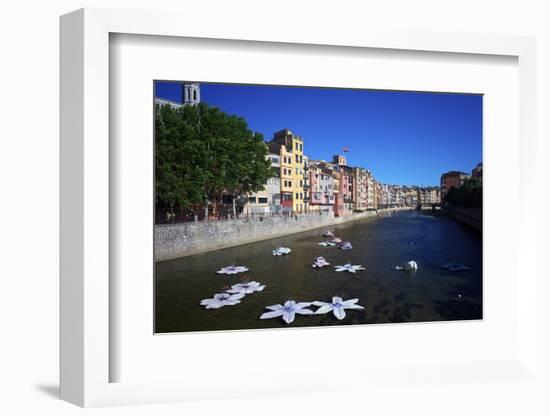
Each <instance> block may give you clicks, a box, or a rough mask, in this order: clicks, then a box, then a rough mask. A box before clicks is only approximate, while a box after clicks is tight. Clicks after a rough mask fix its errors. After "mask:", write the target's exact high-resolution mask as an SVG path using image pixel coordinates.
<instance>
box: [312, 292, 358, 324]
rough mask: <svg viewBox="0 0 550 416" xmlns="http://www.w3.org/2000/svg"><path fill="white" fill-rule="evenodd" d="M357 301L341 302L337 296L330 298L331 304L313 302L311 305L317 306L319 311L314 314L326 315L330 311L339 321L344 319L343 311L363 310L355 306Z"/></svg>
mask: <svg viewBox="0 0 550 416" xmlns="http://www.w3.org/2000/svg"><path fill="white" fill-rule="evenodd" d="M358 301H359V299H349V300H342V298H340V297H338V296H334V297H333V298H332V302H319V301H315V302H313V304H314V305H315V306H319V309H317V310H316V311H315V313H316V314H321V313H328V312H330V311H332V313H334V316H335V317H336V318H338V319H340V320H342V319H344V318H345V317H346V311H345V309H365V308H363V307H362V306H361V305H357V302H358Z"/></svg>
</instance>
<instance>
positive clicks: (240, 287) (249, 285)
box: [227, 281, 265, 295]
mask: <svg viewBox="0 0 550 416" xmlns="http://www.w3.org/2000/svg"><path fill="white" fill-rule="evenodd" d="M264 288H265V285H261V284H260V283H258V282H254V281H252V282H244V283H237V284H236V285H233V286H231V289H229V290H228V291H227V293H241V294H243V295H249V294H251V293H254V292H261V291H262V290H264Z"/></svg>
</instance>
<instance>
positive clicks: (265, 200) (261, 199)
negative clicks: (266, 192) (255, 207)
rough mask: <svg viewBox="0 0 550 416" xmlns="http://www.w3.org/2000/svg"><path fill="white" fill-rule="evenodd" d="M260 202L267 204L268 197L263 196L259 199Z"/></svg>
mask: <svg viewBox="0 0 550 416" xmlns="http://www.w3.org/2000/svg"><path fill="white" fill-rule="evenodd" d="M258 202H259V203H260V204H267V197H263V196H261V197H259V198H258Z"/></svg>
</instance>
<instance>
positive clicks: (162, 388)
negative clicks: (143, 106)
mask: <svg viewBox="0 0 550 416" xmlns="http://www.w3.org/2000/svg"><path fill="white" fill-rule="evenodd" d="M182 20H183V16H179V15H177V14H168V13H151V12H134V11H131V12H130V11H118V10H106V9H83V10H79V11H76V12H73V13H71V14H68V15H66V16H63V17H62V18H61V340H60V346H61V390H60V393H61V398H62V399H64V400H67V401H69V402H71V403H75V404H78V405H80V406H85V407H88V406H106V405H118V404H137V403H155V402H165V401H182V400H191V399H196V398H210V397H239V396H247V395H261V394H270V392H272V391H273V390H272V387H273V386H274V385H277V384H278V382H279V381H280V379H283V378H284V375H276V374H271V375H270V378H271V381H270V383H267V382H265V383H264V381H265V380H262V383H250V384H249V385H246V384H245V386H246V388H247V390H246V392H245V391H243V389H242V387H243V384H241V385H239V384H238V383H237V384H236V385H235V386H234V387H230V388H225V389H224V390H223V391H222V386H221V385H217V384H213V383H211V382H210V380H208V378H207V377H203V378H196V377H193V378H189V379H187V380H183V381H147V382H145V381H143V382H111V381H112V373H111V372H110V366H112V365H113V363H114V362H115V361H117V360H120V358H121V357H117V354H116V353H115V351H114V350H113V349H111V348H110V345H111V344H110V337H112V336H113V334H112V332H110V331H111V330H112V328H111V327H110V310H111V311H112V310H113V308H116V305H113V304H112V302H113V298H112V297H110V292H111V293H112V292H113V290H116V288H113V287H112V282H110V279H109V276H110V273H111V272H112V267H113V259H112V258H110V256H111V254H110V251H109V245H110V227H111V226H112V225H113V224H112V222H111V221H112V220H113V219H112V218H111V217H110V205H109V200H110V195H109V189H110V171H112V170H113V166H112V165H111V164H112V163H113V162H112V160H110V157H109V151H110V149H109V136H110V124H109V117H110V113H109V97H110V75H109V51H110V49H109V48H110V46H109V45H110V44H109V37H110V35H111V34H117V33H118V34H128V35H147V36H170V37H187V38H206V39H225V40H235V41H250V42H253V41H255V42H259V41H262V42H279V43H282V44H301V45H332V46H333V47H341V48H346V47H354V48H376V49H384V50H410V51H430V52H436V53H443V54H449V53H451V54H473V55H474V56H475V54H483V55H503V56H509V57H515V58H517V59H518V66H519V138H520V140H519V148H520V153H519V175H520V177H519V184H520V188H519V189H518V190H517V195H518V196H519V197H521V198H522V200H523V201H526V204H525V205H526V206H528V205H529V204H528V203H529V200H530V199H531V198H533V195H534V192H533V190H532V184H530V181H529V177H530V175H533V172H534V170H535V153H534V144H535V140H536V137H535V130H534V126H535V124H536V123H535V120H534V119H533V118H534V117H535V114H536V111H535V90H536V84H535V42H534V39H533V38H530V37H519V36H508V35H487V34H467V33H436V34H434V33H428V32H396V31H388V32H381V31H378V30H365V31H362V32H361V35H360V36H357V35H353V36H351V35H350V34H349V33H347V32H342V33H338V34H331V35H326V32H325V31H324V30H323V28H316V27H314V26H312V27H310V28H308V30H303V31H280V30H278V28H277V27H276V26H269V25H265V26H264V27H263V29H262V31H258V30H255V31H253V32H252V31H251V32H249V33H247V34H246V35H241V34H235V33H234V31H233V26H232V24H231V22H227V24H226V25H218V26H216V27H215V28H212V27H205V26H203V25H201V24H200V23H201V22H200V19H199V20H198V21H193V20H191V21H189V24H186V25H185V26H184V25H182V24H181V22H182ZM283 47H284V46H283ZM520 209H521V210H523V209H524V208H520ZM485 215H487V213H485ZM519 218H520V219H519V221H520V224H518V227H517V230H518V241H517V247H518V270H516V271H515V273H516V274H517V273H519V270H521V272H522V279H521V280H520V281H519V290H518V292H517V299H516V301H517V308H518V310H517V318H518V319H519V320H520V322H521V325H520V326H519V329H518V331H519V332H518V335H517V340H518V348H517V354H516V355H515V356H510V357H509V359H506V360H499V361H498V362H490V361H480V362H471V363H461V364H460V365H458V364H457V363H452V362H448V363H447V362H446V363H442V364H441V365H439V366H435V367H434V366H433V365H426V366H423V364H424V363H422V362H419V363H418V368H417V369H416V370H415V371H416V372H417V373H415V374H416V376H415V377H417V379H418V378H419V379H424V380H427V379H433V378H434V377H435V376H434V374H436V373H437V374H439V373H445V374H447V375H446V376H444V377H454V378H455V379H456V378H459V379H461V380H463V381H465V382H468V381H470V382H479V380H480V379H479V378H476V377H475V376H474V374H476V373H478V372H484V374H485V377H489V375H490V377H496V378H497V379H498V377H503V378H505V379H508V380H510V379H512V380H516V379H517V380H518V381H521V380H525V379H529V378H533V377H536V373H537V364H536V354H535V352H536V345H537V339H536V303H535V302H534V301H533V299H534V298H535V288H536V276H537V274H536V270H535V261H534V260H535V259H534V255H535V254H534V250H529V247H534V246H535V239H536V235H535V228H536V227H535V226H536V218H535V217H534V215H519ZM151 247H152V242H151ZM291 332H292V333H293V334H294V336H298V337H300V338H302V339H303V338H307V337H310V338H311V337H314V336H316V335H313V334H314V333H312V332H310V333H308V332H307V330H296V331H291ZM281 334H282V333H278V335H279V336H282V335H281ZM296 334H298V335H296ZM151 336H152V334H151ZM221 336H224V335H223V334H221ZM285 336H286V335H285ZM287 338H288V336H287ZM336 370H337V369H336V368H332V369H329V370H328V374H331V372H334V371H336ZM260 371H261V367H260ZM404 373H406V371H405V372H404ZM285 375H286V374H285ZM396 375H398V377H401V378H403V374H402V373H400V372H399V371H398V370H396V369H390V368H380V369H377V370H374V369H372V368H371V369H370V371H369V377H367V378H368V380H367V379H361V381H359V383H376V381H382V380H386V382H388V381H389V380H390V378H391V377H395V376H396ZM405 378H406V377H405ZM481 379H483V377H482V378H481ZM355 381H356V382H357V381H358V380H355ZM352 382H353V381H352V380H348V382H347V383H352ZM382 382H383V381H382ZM411 382H412V381H411ZM347 386H348V384H346V383H343V384H341V385H340V386H339V388H347ZM327 388H328V387H327V386H326V385H325V384H324V383H310V384H309V385H308V387H307V388H304V389H301V388H300V387H299V386H297V385H292V384H291V385H289V386H288V387H287V389H286V390H285V389H280V390H279V391H275V393H292V392H315V391H318V392H320V391H330V389H329V390H327Z"/></svg>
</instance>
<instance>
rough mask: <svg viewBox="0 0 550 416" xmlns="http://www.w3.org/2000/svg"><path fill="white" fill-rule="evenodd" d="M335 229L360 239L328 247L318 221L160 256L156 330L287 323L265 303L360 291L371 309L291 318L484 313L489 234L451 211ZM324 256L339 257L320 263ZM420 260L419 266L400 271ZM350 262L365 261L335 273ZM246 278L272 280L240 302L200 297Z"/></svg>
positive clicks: (308, 322) (361, 320) (367, 319)
mask: <svg viewBox="0 0 550 416" xmlns="http://www.w3.org/2000/svg"><path fill="white" fill-rule="evenodd" d="M330 229H332V230H334V232H335V234H336V235H337V236H339V237H341V238H342V239H343V240H347V241H350V242H351V243H352V244H353V249H352V250H347V251H344V250H339V249H338V248H335V247H321V246H319V245H318V244H317V243H319V242H320V241H323V237H321V234H322V232H323V231H324V230H313V231H308V232H305V233H300V234H294V235H291V236H286V237H282V238H277V239H272V240H267V241H262V242H258V243H253V244H247V245H242V246H238V247H232V248H227V249H223V250H217V251H213V252H210V253H204V254H199V255H195V256H189V257H184V258H180V259H175V260H170V261H165V262H160V263H157V265H156V317H155V319H156V332H183V331H205V330H218V329H220V330H230V329H255V328H278V327H283V326H286V324H284V322H282V320H280V319H271V320H259V319H258V318H259V316H260V315H261V314H262V313H263V312H264V308H265V306H266V305H272V304H277V303H283V302H284V301H286V300H287V299H294V300H296V301H299V302H304V301H314V300H321V301H329V300H330V299H331V298H332V296H335V295H337V296H341V297H342V298H344V299H350V298H359V304H360V305H362V306H364V307H365V309H364V310H352V311H346V312H347V315H346V318H345V319H344V320H342V321H338V320H336V319H335V318H334V316H333V315H332V314H327V315H313V316H297V318H296V320H295V321H294V323H293V324H292V326H318V325H342V324H365V323H395V322H426V321H442V320H465V319H481V318H482V244H481V234H480V233H479V232H477V231H473V230H471V229H469V228H467V227H465V226H463V225H461V224H459V223H457V222H455V221H453V220H451V219H449V218H445V217H432V216H427V215H422V214H421V213H418V212H402V213H397V214H393V215H388V216H384V217H379V218H374V219H367V220H361V221H357V222H352V223H348V224H341V225H338V226H335V227H331V228H330ZM280 245H282V246H287V247H290V248H291V249H292V253H291V254H289V255H287V256H281V257H274V256H272V255H271V250H272V249H273V248H275V247H277V246H280ZM317 256H323V257H325V259H327V261H328V262H330V263H331V266H330V267H327V268H324V269H313V268H312V267H311V263H312V261H313V259H314V258H315V257H317ZM409 260H415V261H416V262H417V263H418V265H419V269H418V270H417V271H416V272H408V271H397V270H394V267H395V266H396V265H404V264H405V263H406V262H407V261H409ZM348 262H351V263H352V264H361V265H363V266H365V267H366V270H364V271H360V272H358V273H357V274H356V275H353V274H350V273H336V272H334V269H333V266H334V265H340V264H344V263H348ZM449 262H454V263H464V264H466V265H468V266H469V267H470V270H467V271H462V272H455V273H453V272H449V271H447V270H445V269H443V268H442V267H441V266H442V265H443V264H445V263H449ZM230 264H236V265H246V266H248V267H249V268H250V271H249V272H248V273H246V274H244V275H237V276H222V275H218V274H216V270H218V269H219V268H221V267H223V266H227V265H230ZM244 279H249V280H256V281H259V282H261V283H262V284H265V285H266V288H265V289H264V291H262V292H258V293H254V294H251V295H248V296H246V297H245V298H244V299H242V302H241V303H240V304H239V305H236V306H232V307H224V308H221V309H219V310H205V309H203V308H202V307H201V306H200V305H199V302H200V300H201V299H205V298H210V297H211V296H212V295H213V294H214V293H219V292H220V291H222V290H223V288H224V287H228V286H230V285H232V284H235V283H238V282H240V281H242V280H244Z"/></svg>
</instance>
